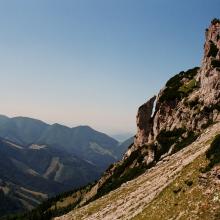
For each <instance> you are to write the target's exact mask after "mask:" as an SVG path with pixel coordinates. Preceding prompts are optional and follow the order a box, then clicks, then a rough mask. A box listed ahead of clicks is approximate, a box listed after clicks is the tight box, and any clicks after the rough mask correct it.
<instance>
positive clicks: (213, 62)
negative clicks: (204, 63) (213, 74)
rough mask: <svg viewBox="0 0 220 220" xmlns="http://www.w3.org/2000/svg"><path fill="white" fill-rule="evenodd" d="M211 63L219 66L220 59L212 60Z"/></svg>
mask: <svg viewBox="0 0 220 220" xmlns="http://www.w3.org/2000/svg"><path fill="white" fill-rule="evenodd" d="M211 65H212V67H213V68H219V67H220V60H212V61H211Z"/></svg>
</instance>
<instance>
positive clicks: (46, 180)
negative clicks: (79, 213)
mask: <svg viewBox="0 0 220 220" xmlns="http://www.w3.org/2000/svg"><path fill="white" fill-rule="evenodd" d="M132 142H133V138H130V139H129V140H127V141H125V142H124V143H119V142H118V141H116V140H115V139H113V138H111V137H109V136H108V135H106V134H104V133H101V132H98V131H96V130H94V129H92V128H90V127H89V126H79V127H75V128H69V127H66V126H63V125H60V124H53V125H49V124H47V123H44V122H42V121H40V120H36V119H32V118H26V117H14V118H8V117H6V116H3V115H0V157H1V160H0V198H1V199H0V200H1V201H4V202H2V204H1V202H0V215H3V214H6V213H12V212H14V211H21V210H25V209H31V208H33V207H35V206H36V205H37V204H38V203H40V202H41V201H42V200H44V199H45V198H47V197H50V196H52V195H56V194H58V193H61V192H64V191H66V190H70V189H74V188H77V187H81V186H83V185H85V184H87V183H89V182H93V181H95V180H96V179H98V178H99V177H100V175H101V174H102V172H103V171H104V170H105V169H106V168H107V167H108V166H109V165H110V164H111V163H114V162H116V161H117V160H119V159H121V157H122V155H123V153H124V152H125V151H126V149H127V148H128V146H129V145H130V144H131V143H132ZM9 204H13V205H9ZM8 207H10V208H8Z"/></svg>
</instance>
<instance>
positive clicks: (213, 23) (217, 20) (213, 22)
mask: <svg viewBox="0 0 220 220" xmlns="http://www.w3.org/2000/svg"><path fill="white" fill-rule="evenodd" d="M211 23H212V25H215V24H217V23H220V19H218V18H214V19H213V20H212V21H211Z"/></svg>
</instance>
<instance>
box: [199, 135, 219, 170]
mask: <svg viewBox="0 0 220 220" xmlns="http://www.w3.org/2000/svg"><path fill="white" fill-rule="evenodd" d="M206 157H207V159H208V160H209V164H208V165H207V166H206V167H205V169H204V170H203V172H208V171H210V170H211V169H212V168H213V167H214V165H216V164H218V163H220V134H218V135H216V136H215V138H214V140H213V141H212V143H211V145H210V148H209V149H208V150H207V152H206Z"/></svg>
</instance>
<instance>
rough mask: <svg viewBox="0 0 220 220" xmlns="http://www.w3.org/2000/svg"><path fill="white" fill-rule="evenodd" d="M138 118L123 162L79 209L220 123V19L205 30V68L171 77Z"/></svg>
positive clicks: (106, 177) (93, 190)
mask: <svg viewBox="0 0 220 220" xmlns="http://www.w3.org/2000/svg"><path fill="white" fill-rule="evenodd" d="M155 99H156V101H155ZM154 106H155V110H154V111H153V109H154ZM136 120H137V134H136V135H135V139H134V144H132V145H131V146H129V148H128V150H127V152H126V153H125V155H124V157H123V159H122V160H121V161H119V162H117V163H115V164H113V165H111V166H110V167H109V168H108V169H107V170H106V172H105V173H104V174H103V176H102V177H101V178H100V180H99V181H98V182H97V183H96V184H94V185H93V187H92V188H91V189H90V190H89V191H88V192H87V193H86V194H85V195H84V196H83V198H82V199H81V201H80V204H77V206H78V207H79V206H83V205H85V204H86V203H88V202H89V201H93V200H95V199H97V198H100V197H102V196H103V195H105V194H107V193H109V192H110V191H112V190H114V189H116V188H118V187H119V186H121V184H123V183H125V182H127V181H129V180H132V179H134V178H135V177H137V176H138V175H140V174H142V173H143V172H145V171H146V170H148V169H150V168H152V167H154V166H156V164H158V163H160V162H161V161H163V159H164V158H165V157H166V156H168V155H172V156H173V154H174V153H176V152H179V151H181V150H182V149H183V148H185V147H187V146H189V145H190V144H192V143H193V142H195V141H196V139H197V138H198V137H199V136H200V135H201V133H202V132H204V131H205V129H207V128H208V127H209V126H211V125H213V124H215V123H217V122H219V121H220V20H218V19H214V20H213V21H212V23H211V25H210V26H209V28H208V29H207V30H206V41H205V46H204V57H203V60H202V65H201V67H195V68H192V69H189V70H187V71H182V72H180V73H179V74H177V75H175V76H174V77H172V78H171V79H170V80H168V82H167V83H166V85H165V87H164V88H163V89H162V90H161V91H160V92H159V94H158V95H157V97H153V98H151V99H150V100H149V101H147V102H146V103H145V104H143V105H142V106H141V107H140V108H139V109H138V113H137V118H136Z"/></svg>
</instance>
